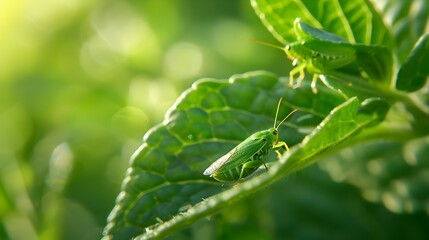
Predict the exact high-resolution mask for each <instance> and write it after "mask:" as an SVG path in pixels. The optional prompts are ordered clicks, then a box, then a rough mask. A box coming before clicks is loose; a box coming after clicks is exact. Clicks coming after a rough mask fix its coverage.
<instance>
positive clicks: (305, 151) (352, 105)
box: [140, 98, 387, 239]
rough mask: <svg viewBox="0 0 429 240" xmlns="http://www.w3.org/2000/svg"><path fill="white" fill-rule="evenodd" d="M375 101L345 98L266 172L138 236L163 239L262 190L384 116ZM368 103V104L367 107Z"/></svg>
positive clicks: (385, 108) (382, 110)
mask: <svg viewBox="0 0 429 240" xmlns="http://www.w3.org/2000/svg"><path fill="white" fill-rule="evenodd" d="M375 102H378V100H376V99H373V100H368V101H365V102H364V103H362V104H359V101H358V100H357V99H356V98H352V99H350V100H347V101H346V102H344V103H343V104H341V105H339V106H338V107H336V108H335V109H333V110H332V111H331V113H330V114H329V115H328V116H327V117H326V118H325V119H324V120H323V121H322V122H321V123H320V124H319V125H318V127H317V128H316V129H315V130H314V131H313V132H312V133H310V134H309V135H307V136H306V137H305V138H304V139H303V141H302V142H301V143H300V144H298V145H296V146H294V147H292V148H291V150H290V151H289V152H286V153H285V155H283V157H282V158H281V159H280V160H279V161H278V162H275V163H274V164H273V165H272V166H271V167H270V169H269V170H268V172H267V173H265V174H261V175H259V176H258V177H255V178H252V179H250V180H248V181H246V182H243V183H241V184H240V185H239V186H237V187H234V188H231V189H228V190H226V191H224V192H222V193H220V194H217V195H214V196H212V197H210V198H207V199H205V200H204V201H202V202H200V203H198V204H196V205H195V206H193V207H191V208H190V209H189V210H188V211H186V212H183V213H181V214H180V215H177V216H175V217H174V218H172V219H171V220H170V221H167V222H165V223H161V224H157V225H155V226H153V227H151V228H150V229H149V230H148V231H146V233H145V234H144V235H142V236H141V237H140V239H158V238H163V237H165V236H166V235H169V234H171V233H172V232H174V231H177V230H180V229H182V228H183V227H186V226H187V225H189V223H192V222H195V221H197V220H198V219H200V218H202V217H204V216H209V215H210V214H212V213H214V212H216V211H219V210H220V209H222V208H223V207H226V206H228V205H230V204H231V203H232V202H235V201H237V200H239V199H241V198H243V197H245V196H248V195H250V194H252V193H254V192H255V191H258V190H260V189H263V188H264V187H266V186H268V185H269V184H270V183H272V182H274V181H275V180H277V179H279V178H281V177H283V176H285V175H287V174H289V173H291V172H294V171H297V170H299V169H301V168H304V167H306V166H308V165H309V164H311V163H313V162H315V161H317V159H318V156H320V154H321V153H323V152H325V151H327V150H329V149H331V148H332V147H334V146H335V145H337V144H338V143H340V142H343V141H344V140H346V139H348V138H349V137H351V136H353V135H354V134H356V133H358V132H359V131H360V130H361V129H362V128H364V127H365V126H368V125H369V124H371V123H373V122H374V121H380V119H382V118H384V114H385V113H386V111H387V106H386V105H385V107H384V108H375V109H377V110H375V111H370V109H374V108H373V107H372V106H373V104H374V103H375ZM368 105H370V106H371V107H370V108H367V106H368Z"/></svg>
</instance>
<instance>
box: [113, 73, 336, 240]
mask: <svg viewBox="0 0 429 240" xmlns="http://www.w3.org/2000/svg"><path fill="white" fill-rule="evenodd" d="M285 86H286V82H285V81H284V80H282V79H279V78H278V77H276V76H273V75H271V74H268V73H265V72H254V73H248V74H244V75H236V76H233V77H232V78H230V79H229V80H213V79H205V80H200V81H198V82H196V83H195V84H194V85H193V86H192V88H191V89H189V90H188V91H186V92H185V93H184V94H183V95H182V96H181V97H180V98H179V99H178V100H177V102H176V103H175V104H174V106H173V107H172V108H171V109H170V111H169V112H168V113H167V115H166V117H165V120H164V121H163V123H162V124H160V125H158V126H156V127H155V128H153V129H152V130H150V131H149V132H148V133H147V134H146V135H145V137H144V142H143V144H142V146H141V147H140V148H139V150H138V151H137V152H136V153H135V154H134V156H133V158H132V162H131V166H130V168H129V170H128V172H127V177H126V178H125V180H124V184H123V188H122V192H121V193H120V194H119V196H118V199H117V204H116V206H115V208H114V209H113V211H112V213H111V214H110V217H109V220H108V222H109V223H108V225H107V227H106V230H105V235H106V236H109V237H116V238H118V239H120V238H129V237H132V236H135V235H137V234H138V233H141V232H144V231H145V230H144V229H145V228H147V227H149V226H151V225H154V224H157V223H159V222H160V221H167V220H168V219H170V218H172V217H173V216H174V215H176V214H178V213H180V212H181V211H183V209H185V208H184V207H186V206H189V205H194V204H195V203H197V202H199V201H201V199H203V198H207V197H209V196H211V195H213V194H215V193H218V192H220V191H222V190H223V189H224V187H222V185H219V183H217V182H215V181H214V180H213V179H211V178H209V177H207V176H204V175H203V174H202V173H203V171H204V169H205V168H206V167H207V166H208V165H210V163H211V162H213V161H214V160H216V159H217V158H218V157H220V156H222V155H223V154H225V153H226V152H227V151H228V150H229V149H231V148H232V147H233V146H235V145H236V144H238V143H239V142H240V141H242V140H243V139H244V138H246V137H247V136H249V135H250V134H251V133H253V132H255V131H259V130H263V129H266V128H269V127H271V126H272V124H273V121H274V119H273V118H274V113H275V108H276V102H277V101H278V99H279V98H280V96H283V98H284V101H283V104H282V108H281V109H280V113H279V115H280V116H284V114H285V113H286V112H287V111H290V109H291V108H292V109H298V111H299V112H298V113H296V114H295V115H294V116H293V117H292V118H291V119H290V120H288V121H287V124H284V125H287V127H282V128H280V129H279V132H280V139H282V140H285V141H287V143H288V144H289V146H293V145H295V144H296V143H298V142H300V141H301V140H302V139H303V137H304V136H305V135H306V134H307V133H309V132H310V131H311V130H312V129H314V128H315V127H316V126H317V124H318V123H319V122H320V121H321V120H322V118H323V117H324V116H326V115H327V114H328V113H329V112H330V111H331V110H332V109H333V108H335V107H336V106H337V105H338V104H340V103H341V102H343V101H344V98H343V97H342V96H341V95H339V94H338V93H335V92H333V91H330V90H329V89H327V88H324V87H320V88H319V93H318V94H317V95H314V94H313V93H312V92H311V90H310V89H309V88H308V86H307V87H304V86H303V87H301V88H298V89H292V88H286V87H285Z"/></svg>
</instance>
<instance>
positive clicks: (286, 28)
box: [251, 0, 392, 47]
mask: <svg viewBox="0 0 429 240" xmlns="http://www.w3.org/2000/svg"><path fill="white" fill-rule="evenodd" d="M251 3H252V6H253V7H254V9H255V11H256V13H257V14H258V16H259V17H260V18H261V20H262V21H263V23H264V24H265V26H266V27H267V28H268V30H270V32H271V33H272V34H273V35H274V36H275V37H276V38H277V40H279V41H280V42H281V43H282V44H285V45H286V44H288V43H291V42H294V41H296V40H297V36H296V35H295V33H294V31H293V22H294V20H295V19H296V18H297V17H300V18H302V20H303V21H304V22H306V23H308V24H310V25H312V26H315V27H316V28H321V29H324V30H326V31H328V32H331V33H334V34H336V35H338V36H340V37H342V38H344V39H346V40H347V41H348V42H350V43H362V44H367V45H385V46H388V47H391V45H392V38H391V36H390V33H389V31H388V30H387V29H386V27H385V26H384V24H383V21H382V19H381V17H380V15H379V14H378V13H377V12H376V11H375V10H374V8H373V6H372V5H371V3H369V1H367V0H355V1H348V0H335V1H331V0H321V1H313V0H251Z"/></svg>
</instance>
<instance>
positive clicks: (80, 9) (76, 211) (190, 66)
mask: <svg viewBox="0 0 429 240" xmlns="http://www.w3.org/2000/svg"><path fill="white" fill-rule="evenodd" d="M250 38H255V39H259V40H262V41H268V42H271V43H277V42H276V41H275V40H274V39H273V38H272V37H271V35H270V34H269V33H268V32H267V31H266V29H265V28H264V27H263V26H262V24H261V23H260V20H259V19H258V18H257V17H256V15H255V14H254V12H253V9H252V8H251V6H250V4H249V2H248V1H247V0H242V1H230V0H217V1H191V0H180V1H163V0H160V1H97V0H87V1H77V0H60V1H54V0H39V1H35V0H33V1H31V0H29V1H25V0H14V1H7V0H6V1H0V84H1V86H0V218H1V223H0V239H28V240H31V239H98V238H100V236H101V231H102V229H103V227H104V225H105V222H106V217H107V216H108V214H109V212H110V210H111V209H112V207H113V205H114V200H115V198H116V195H117V194H118V192H119V189H120V184H121V181H122V178H123V177H124V175H125V171H126V167H127V164H128V159H129V157H130V155H131V154H132V153H133V151H134V150H135V149H136V148H137V147H138V146H139V144H140V143H141V139H142V136H143V135H144V133H145V132H146V131H147V130H148V129H149V128H150V127H152V126H154V125H156V124H157V123H160V122H161V121H162V119H163V115H164V114H165V112H166V110H167V109H168V107H169V106H171V105H172V103H173V102H174V100H175V99H176V98H177V97H178V96H179V95H180V93H181V92H182V91H183V90H184V89H186V88H188V87H190V86H191V84H192V82H193V81H195V80H197V79H199V78H202V77H204V78H205V77H210V78H228V77H229V76H231V75H232V74H235V73H243V72H247V71H251V70H259V69H264V70H270V71H275V72H277V73H278V74H285V73H287V69H288V68H289V65H290V64H289V63H288V62H287V61H285V60H284V59H285V58H284V56H283V53H282V52H281V51H278V50H276V49H274V48H267V47H264V46H260V45H258V44H255V43H253V42H251V41H249V39H250Z"/></svg>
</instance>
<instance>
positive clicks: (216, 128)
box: [105, 0, 429, 239]
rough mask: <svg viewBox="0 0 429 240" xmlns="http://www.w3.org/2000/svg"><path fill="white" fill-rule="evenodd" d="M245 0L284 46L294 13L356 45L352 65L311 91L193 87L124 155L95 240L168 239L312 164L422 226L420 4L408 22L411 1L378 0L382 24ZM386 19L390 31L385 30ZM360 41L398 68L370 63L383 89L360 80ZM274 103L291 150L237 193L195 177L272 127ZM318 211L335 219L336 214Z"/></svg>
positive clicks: (261, 80)
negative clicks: (290, 114) (113, 198)
mask: <svg viewBox="0 0 429 240" xmlns="http://www.w3.org/2000/svg"><path fill="white" fill-rule="evenodd" d="M251 3H252V6H253V7H254V8H255V10H256V12H257V14H258V16H259V17H260V18H261V19H262V21H263V22H264V24H265V26H267V28H268V29H269V30H270V31H271V33H272V34H273V35H274V36H275V37H276V38H277V39H278V40H279V41H280V42H281V43H282V44H284V45H286V44H288V43H291V42H296V41H297V40H298V39H297V36H296V34H294V33H293V31H291V29H293V22H294V21H295V19H296V18H297V17H300V18H301V19H302V20H303V21H304V22H306V23H309V24H310V25H312V26H314V27H316V28H320V29H323V30H324V31H326V32H329V33H332V34H335V35H337V36H339V37H341V38H343V39H345V40H346V41H347V42H348V43H350V44H360V45H362V46H363V47H362V48H361V49H359V50H357V51H356V54H360V55H358V56H357V57H356V59H357V60H356V61H357V63H356V64H355V65H351V66H347V68H345V69H342V68H341V70H338V71H333V72H329V74H328V75H326V74H325V76H324V77H325V81H326V83H328V84H327V85H328V86H329V87H327V86H322V84H319V86H318V87H317V90H318V91H317V94H314V93H313V92H312V89H311V86H310V84H308V81H307V80H304V82H303V83H302V84H301V86H300V87H299V88H291V87H289V86H288V83H289V79H288V78H284V77H278V76H276V75H274V74H272V73H268V72H264V71H257V72H251V73H245V74H238V75H234V76H232V77H231V78H230V79H228V80H216V79H203V80H199V81H197V82H195V83H194V84H193V86H192V88H191V89H189V90H187V91H186V92H184V93H183V94H182V95H181V97H180V98H179V99H178V100H177V101H176V103H175V104H174V105H173V106H172V107H171V108H170V110H169V112H168V113H167V114H166V117H165V119H164V121H163V123H162V124H160V125H158V126H156V127H154V128H153V129H152V130H150V131H149V132H148V133H147V134H146V135H145V137H144V142H143V144H142V145H141V147H140V148H139V149H138V150H137V151H136V153H135V154H134V155H133V157H132V161H131V163H130V167H129V170H128V172H127V176H126V178H125V180H124V183H123V189H122V192H121V193H120V194H119V196H118V199H117V203H116V206H115V208H114V209H113V211H112V213H111V215H110V217H109V219H108V225H107V226H106V229H105V237H106V238H129V237H134V236H137V235H140V234H142V235H140V236H139V238H140V239H147V238H156V239H158V238H162V237H165V236H168V235H170V234H172V233H174V232H177V231H178V230H181V229H183V228H185V227H187V226H189V225H191V224H192V223H194V222H196V221H197V220H199V219H201V218H203V217H207V216H210V215H211V214H213V213H215V212H217V211H219V210H221V209H222V208H224V207H226V206H230V205H231V204H232V203H233V202H237V201H238V200H240V199H242V198H244V197H246V196H249V195H251V194H253V193H255V192H257V191H263V189H265V188H267V187H268V186H269V185H270V184H272V183H274V182H277V181H278V180H279V179H282V178H284V177H285V176H287V175H288V174H290V173H292V172H296V171H298V170H301V169H303V168H305V167H307V166H309V165H311V164H313V163H315V162H319V163H320V166H321V167H322V168H323V169H325V170H326V171H327V172H328V173H329V174H330V175H331V177H332V178H333V179H335V180H338V181H344V182H347V183H349V184H352V185H354V186H356V187H357V188H358V189H359V190H360V192H361V194H362V195H363V196H364V198H365V199H367V200H370V201H372V202H382V203H383V204H384V205H385V206H386V207H387V208H388V209H389V210H391V211H393V212H398V213H400V212H402V213H403V212H407V213H414V214H423V215H419V217H421V216H423V218H424V219H425V221H426V222H427V214H428V209H427V199H428V196H429V191H428V189H429V182H428V180H427V179H429V178H428V174H429V171H428V170H427V167H428V166H429V161H428V158H427V156H428V153H429V121H428V119H429V103H428V100H429V95H428V94H429V92H428V89H427V79H428V69H427V66H429V37H428V35H427V34H423V32H424V27H425V26H426V23H427V17H428V13H429V10H428V3H427V2H426V1H420V2H418V3H419V4H421V6H420V7H419V8H417V11H418V12H417V13H414V14H413V15H409V13H408V12H407V11H401V10H405V9H409V8H410V7H411V5H412V3H410V2H407V1H388V2H387V4H386V5H385V6H384V7H383V9H385V10H384V11H386V12H389V13H392V12H393V13H394V14H390V15H389V16H391V19H383V18H382V17H381V15H380V14H379V13H378V12H377V11H375V9H374V7H373V6H372V4H371V3H370V2H368V1H367V0H355V1H327V0H325V1H291V0H279V1H274V0H252V1H251ZM414 4H416V3H414ZM398 9H399V10H398ZM395 10H397V11H396V12H394V11H395ZM384 15H385V16H388V14H384ZM404 19H412V21H410V22H406V21H405V22H404ZM387 20H389V21H390V26H385V25H384V23H383V21H387ZM392 33H393V34H392ZM418 38H420V39H419V40H418ZM417 40H418V41H417ZM320 41H321V40H320ZM369 45H371V46H380V47H381V46H382V47H383V48H386V49H388V53H387V54H389V55H391V56H392V57H393V59H395V60H396V61H395V64H394V65H393V64H392V65H391V64H385V63H384V62H383V64H381V65H380V66H376V67H375V68H376V70H378V69H377V68H380V67H381V68H382V69H380V70H381V71H384V72H392V73H394V74H386V75H383V76H386V78H384V79H383V81H387V83H386V82H383V83H380V82H379V81H377V80H378V79H374V78H371V76H366V77H363V76H362V74H361V71H363V70H362V67H361V66H367V65H365V63H364V61H365V59H366V58H368V57H371V56H373V55H374V52H371V48H367V47H366V46H369ZM353 46H354V45H353ZM413 46H414V47H413ZM333 48H335V46H333ZM321 50H323V49H321ZM336 51H338V52H341V48H338V49H336ZM336 51H335V52H336ZM389 57H390V56H389ZM381 59H385V58H384V57H382V58H381ZM359 61H362V62H360V63H359ZM285 64H287V63H286V62H285ZM341 67H342V66H341ZM367 67H369V68H371V67H372V66H367ZM384 68H386V69H384ZM335 70H337V69H335ZM364 70H365V69H364ZM323 73H324V72H323ZM395 73H397V74H395ZM390 75H392V77H390ZM306 78H310V79H311V75H310V74H307V76H306ZM280 97H283V99H284V101H283V104H282V106H281V109H280V112H282V111H283V112H285V111H286V110H287V109H289V110H290V109H291V108H292V109H297V110H298V112H297V113H296V115H295V116H294V118H293V119H291V120H290V121H288V122H287V123H286V124H284V125H283V126H280V127H279V128H280V129H279V131H280V132H281V133H282V139H281V140H282V141H286V142H287V143H288V145H289V146H290V147H291V148H290V151H288V152H285V153H284V154H283V155H282V157H281V158H280V159H279V160H276V157H275V156H269V162H270V164H269V167H268V168H269V170H268V171H266V172H262V173H261V174H259V175H257V176H254V177H252V178H251V179H248V180H246V181H243V182H241V183H239V184H236V185H222V184H220V183H218V182H216V181H214V180H213V179H210V178H209V177H207V176H204V175H203V171H204V169H205V168H207V166H209V165H210V163H212V162H213V161H214V160H216V159H217V158H219V157H220V156H222V155H224V154H225V153H226V152H227V151H228V150H229V149H231V148H233V147H234V146H236V145H237V144H238V143H239V142H241V141H242V140H243V139H245V138H246V137H247V136H249V135H250V134H252V133H253V132H256V131H259V130H261V129H265V128H267V127H269V126H271V124H272V114H273V112H275V111H274V110H275V109H274V108H275V106H276V104H275V103H276V101H277V100H278V99H279V98H280ZM279 115H284V114H282V113H280V114H279ZM322 159H323V160H322ZM286 186H287V185H286ZM292 194H293V193H292ZM331 210H332V211H331ZM337 210H338V209H337ZM328 212H329V213H333V212H335V207H334V208H331V209H330V210H328ZM383 214H385V213H383ZM333 215H335V214H333ZM343 217H344V216H343ZM408 222H409V223H410V224H411V222H413V221H408ZM392 226H393V224H392ZM403 227H404V229H412V227H410V228H408V226H403ZM426 231H427V230H426ZM424 233H425V230H422V229H421V228H419V231H414V234H415V236H422V235H421V234H424ZM426 233H427V232H426ZM379 234H386V233H379ZM386 236H387V237H388V236H389V235H388V234H387V235H384V237H386ZM392 236H395V235H392ZM372 237H375V236H372Z"/></svg>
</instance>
